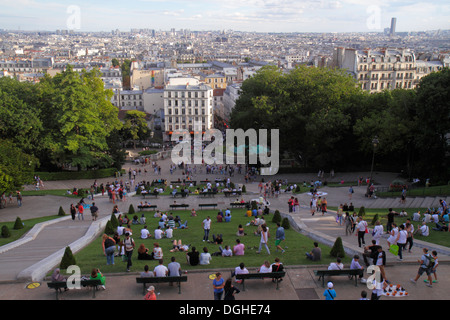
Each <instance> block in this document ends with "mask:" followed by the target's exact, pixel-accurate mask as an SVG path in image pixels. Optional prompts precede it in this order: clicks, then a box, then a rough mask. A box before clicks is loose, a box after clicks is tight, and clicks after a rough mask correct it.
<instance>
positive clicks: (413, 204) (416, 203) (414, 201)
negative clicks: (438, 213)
mask: <svg viewBox="0 0 450 320" xmlns="http://www.w3.org/2000/svg"><path fill="white" fill-rule="evenodd" d="M424 200H425V197H415V198H411V199H408V198H406V204H407V207H408V208H422V203H423V201H424Z"/></svg>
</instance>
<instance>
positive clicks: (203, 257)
mask: <svg viewBox="0 0 450 320" xmlns="http://www.w3.org/2000/svg"><path fill="white" fill-rule="evenodd" d="M210 262H211V254H210V253H209V252H208V248H207V247H204V248H203V252H202V253H201V254H200V262H199V264H200V265H206V264H209V263H210Z"/></svg>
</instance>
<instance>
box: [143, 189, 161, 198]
mask: <svg viewBox="0 0 450 320" xmlns="http://www.w3.org/2000/svg"><path fill="white" fill-rule="evenodd" d="M158 195H159V192H146V191H141V196H143V197H144V199H145V197H146V196H154V197H155V198H158Z"/></svg>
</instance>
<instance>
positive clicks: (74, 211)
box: [70, 203, 77, 221]
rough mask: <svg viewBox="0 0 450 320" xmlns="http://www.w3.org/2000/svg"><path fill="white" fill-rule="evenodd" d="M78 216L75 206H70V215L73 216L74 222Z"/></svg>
mask: <svg viewBox="0 0 450 320" xmlns="http://www.w3.org/2000/svg"><path fill="white" fill-rule="evenodd" d="M76 214H77V208H75V206H74V205H73V203H71V204H70V215H71V216H72V221H73V220H75V215H76Z"/></svg>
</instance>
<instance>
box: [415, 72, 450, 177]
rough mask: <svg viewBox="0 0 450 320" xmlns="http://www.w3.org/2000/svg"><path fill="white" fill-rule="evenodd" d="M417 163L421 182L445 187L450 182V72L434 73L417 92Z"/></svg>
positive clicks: (419, 86) (425, 78) (426, 77)
mask: <svg viewBox="0 0 450 320" xmlns="http://www.w3.org/2000/svg"><path fill="white" fill-rule="evenodd" d="M416 94H417V103H416V105H415V107H416V113H417V121H418V123H417V126H416V128H417V131H416V132H417V133H418V134H417V136H416V139H415V144H416V147H417V150H418V152H417V154H416V156H417V158H416V163H417V166H418V170H419V172H420V173H421V174H422V176H423V177H424V178H429V177H433V178H434V180H435V181H436V182H438V181H441V182H444V183H447V180H448V179H449V178H450V169H449V168H450V156H449V151H450V146H449V140H448V134H449V133H450V121H449V120H450V113H449V110H450V69H449V68H444V69H442V70H441V71H439V72H433V73H431V74H429V75H427V76H425V77H423V78H422V79H421V80H420V83H419V85H418V86H417V88H416Z"/></svg>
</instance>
